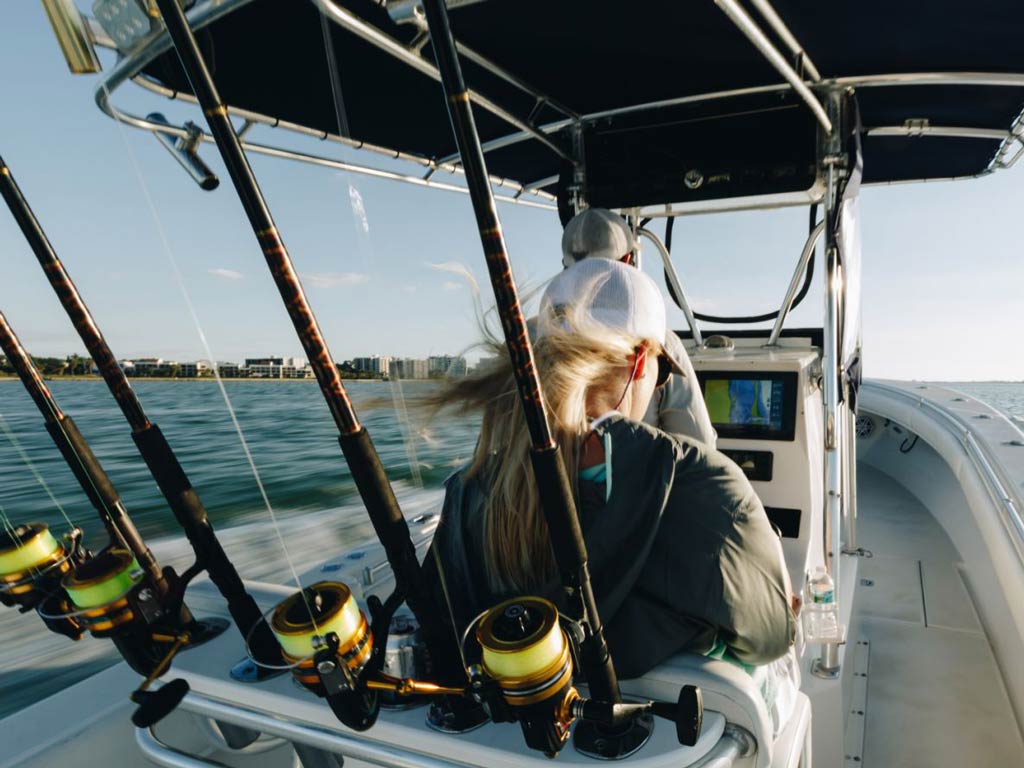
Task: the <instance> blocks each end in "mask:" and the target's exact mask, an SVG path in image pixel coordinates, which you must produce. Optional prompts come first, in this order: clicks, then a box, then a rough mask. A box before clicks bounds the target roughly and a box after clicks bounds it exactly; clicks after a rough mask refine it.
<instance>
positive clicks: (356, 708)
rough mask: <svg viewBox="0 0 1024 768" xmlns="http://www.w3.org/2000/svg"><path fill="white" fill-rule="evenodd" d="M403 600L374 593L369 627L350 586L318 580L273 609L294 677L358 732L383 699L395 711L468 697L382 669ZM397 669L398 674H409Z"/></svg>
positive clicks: (376, 712)
mask: <svg viewBox="0 0 1024 768" xmlns="http://www.w3.org/2000/svg"><path fill="white" fill-rule="evenodd" d="M401 602H402V596H401V595H400V594H399V593H397V592H396V593H395V594H393V595H391V596H390V597H389V598H388V599H387V601H386V602H384V603H381V601H380V600H379V599H377V598H376V597H375V596H371V597H370V598H369V599H368V600H367V607H368V608H369V610H370V614H371V616H372V624H371V623H370V622H369V621H367V618H366V615H365V614H364V613H363V611H362V610H361V609H360V608H359V605H358V604H357V603H356V600H355V597H353V595H352V591H351V590H350V589H349V588H348V586H346V585H345V584H342V583H341V582H334V581H321V582H317V583H316V584H313V585H312V586H310V587H307V588H306V589H303V590H302V591H301V592H296V593H294V594H293V595H291V596H290V597H288V598H287V599H285V600H284V601H283V602H281V603H280V604H278V605H277V606H276V607H275V608H274V610H273V614H272V616H271V619H270V629H271V631H272V632H273V633H274V636H275V637H276V638H277V641H278V642H279V643H280V645H281V649H282V654H283V656H284V658H285V660H286V661H287V662H288V664H289V668H290V669H291V671H292V676H293V677H294V678H295V680H296V681H297V682H299V683H300V684H301V685H302V686H303V687H305V688H307V689H308V690H310V691H312V692H313V693H315V694H316V695H317V696H320V697H321V698H324V699H326V700H327V703H328V705H329V706H330V707H331V710H332V711H333V712H334V714H335V716H336V717H337V718H338V720H340V721H341V722H342V723H344V724H345V725H347V726H348V727H349V728H352V729H353V730H357V731H365V730H366V729H367V728H370V727H371V726H373V724H374V723H375V722H376V721H377V716H378V715H379V714H380V709H381V703H382V698H384V697H386V699H387V700H386V702H385V703H387V704H390V705H391V706H396V705H399V704H400V702H402V701H409V700H412V699H415V698H416V697H423V696H431V695H455V696H460V697H461V696H463V695H464V694H465V688H463V687H448V686H442V685H436V684H434V683H429V682H421V681H418V680H415V679H413V678H411V677H403V676H394V675H388V674H385V673H384V672H383V669H384V665H385V663H386V659H387V651H388V646H389V644H388V633H389V630H390V625H391V620H392V617H393V616H394V612H395V610H396V609H397V608H398V606H399V605H400V604H401ZM397 666H398V668H397V669H396V671H398V672H399V673H400V674H401V673H404V672H407V671H410V670H409V668H408V667H403V665H401V664H398V665H397ZM414 668H415V667H414Z"/></svg>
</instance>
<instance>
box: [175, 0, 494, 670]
mask: <svg viewBox="0 0 1024 768" xmlns="http://www.w3.org/2000/svg"><path fill="white" fill-rule="evenodd" d="M156 4H157V6H158V7H159V9H160V13H161V15H162V16H163V19H164V23H165V24H166V25H167V31H168V33H169V34H170V36H171V40H172V41H173V43H174V48H175V50H176V51H177V53H178V58H179V59H180V60H181V64H182V67H183V68H184V70H185V73H186V75H187V76H188V79H189V82H190V83H191V84H192V89H193V92H194V93H195V94H196V98H197V99H198V101H199V104H200V106H201V107H202V108H203V113H204V114H205V115H206V119H207V122H208V123H209V126H210V131H211V132H212V133H213V137H214V140H215V141H216V143H217V149H218V150H219V151H220V154H221V157H222V158H223V160H224V164H225V166H227V169H228V174H229V175H230V176H231V181H232V182H233V183H234V185H235V191H236V192H237V194H238V198H239V200H240V201H241V203H242V207H243V208H244V209H245V214H246V216H247V217H248V219H249V223H250V225H251V226H252V230H253V232H254V233H255V235H256V239H257V240H258V241H259V243H260V247H261V248H262V250H263V255H264V257H265V258H266V261H267V266H268V267H269V268H270V273H271V275H272V276H273V278H274V282H275V283H276V285H277V289H278V291H279V292H280V294H281V298H282V300H283V301H284V303H285V306H286V308H287V309H288V315H289V317H291V320H292V324H293V325H294V326H295V331H296V333H297V334H298V337H299V341H300V342H301V343H302V348H303V350H305V353H306V356H307V357H308V358H309V361H310V365H311V367H312V368H313V372H314V374H315V375H316V379H317V382H318V383H319V384H320V391H321V392H322V394H323V396H324V399H325V400H326V402H327V407H328V408H329V409H330V412H331V416H332V417H333V418H334V422H335V424H336V425H337V427H338V432H339V437H338V440H339V443H340V444H341V449H342V451H343V452H344V454H345V458H346V460H347V461H348V465H349V468H350V470H351V472H352V477H353V479H354V480H355V483H356V488H357V489H358V490H359V495H360V497H361V498H362V500H363V503H364V504H365V506H366V511H367V514H368V515H369V516H370V521H371V522H372V524H373V528H374V531H375V532H376V533H377V538H378V539H380V542H381V544H382V545H383V546H384V551H385V552H386V554H387V558H388V562H389V563H390V564H391V568H392V570H393V571H394V574H395V582H396V586H397V589H398V590H400V591H401V593H402V594H403V596H404V597H405V599H406V602H407V603H408V605H409V608H410V609H411V610H412V612H413V613H414V614H415V616H416V619H417V621H419V623H420V626H421V627H422V628H423V630H424V633H425V634H426V636H427V638H428V641H429V642H430V643H431V645H432V648H431V651H432V653H433V655H434V659H435V660H436V661H437V663H438V664H439V666H440V667H441V669H442V670H443V672H444V673H445V674H447V675H454V674H455V673H458V674H459V675H460V676H462V675H464V672H463V671H462V670H461V667H460V666H458V663H457V662H456V661H454V660H453V653H452V652H451V651H450V647H449V644H442V638H444V637H447V634H446V633H445V627H444V624H443V622H442V620H441V619H440V617H439V615H438V613H437V611H435V610H433V607H432V600H431V597H430V594H429V592H428V591H427V585H426V584H425V582H424V579H423V578H422V577H421V568H420V564H419V560H418V559H417V557H416V547H415V545H414V544H413V541H412V536H411V535H410V534H409V526H408V524H407V523H406V521H405V517H404V515H403V514H402V510H401V509H400V508H399V506H398V500H397V499H396V498H395V494H394V491H393V490H392V488H391V484H390V483H389V482H388V479H387V475H386V474H385V473H384V467H383V464H382V463H381V461H380V457H379V456H378V455H377V450H376V448H375V447H374V445H373V441H372V440H371V439H370V435H369V433H368V432H367V431H366V428H365V427H364V426H363V425H362V424H360V422H359V419H358V417H357V416H356V412H355V409H354V408H353V406H352V401H351V400H350V399H349V396H348V392H346V390H345V386H344V384H343V383H342V380H341V374H340V373H339V372H338V366H337V365H336V364H335V362H334V360H333V359H332V357H331V353H330V350H329V349H328V348H327V342H326V340H325V339H324V336H323V333H322V332H321V331H320V326H319V324H318V323H317V321H316V316H315V315H314V314H313V309H312V307H311V306H310V305H309V302H308V301H307V299H306V295H305V293H304V292H303V290H302V284H301V283H300V282H299V276H298V273H297V272H296V271H295V267H294V265H293V264H292V260H291V256H289V254H288V250H287V249H286V248H285V245H284V241H283V240H282V239H281V236H280V234H279V233H278V231H277V227H276V226H275V224H274V220H273V218H272V217H271V215H270V209H269V208H268V207H267V204H266V201H265V200H264V198H263V193H262V191H261V190H260V187H259V184H258V183H257V181H256V177H255V176H254V175H253V172H252V168H250V166H249V161H248V160H247V159H246V157H245V152H244V151H243V150H242V146H241V143H240V142H239V140H238V136H237V135H236V134H235V130H234V126H233V125H232V124H231V119H230V117H229V116H228V110H227V107H226V106H225V105H224V103H223V102H222V101H221V99H220V95H219V94H218V93H217V89H216V86H215V85H214V82H213V78H212V77H211V76H210V70H209V69H208V68H207V66H206V62H205V61H204V60H203V57H202V54H201V53H200V51H199V46H198V45H197V43H196V39H195V36H194V35H193V33H192V29H191V28H190V27H189V24H188V20H187V19H186V18H185V13H184V11H183V10H182V9H181V6H180V5H179V3H178V2H177V0H156ZM488 189H489V188H488Z"/></svg>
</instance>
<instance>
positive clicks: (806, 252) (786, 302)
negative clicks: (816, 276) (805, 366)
mask: <svg viewBox="0 0 1024 768" xmlns="http://www.w3.org/2000/svg"><path fill="white" fill-rule="evenodd" d="M824 231H825V222H824V221H820V222H818V224H817V226H815V227H814V229H812V230H811V233H810V234H809V235H808V236H807V240H806V241H805V242H804V249H803V251H801V252H800V258H799V259H798V260H797V262H796V269H795V270H793V277H792V278H791V279H790V281H789V288H787V289H786V297H785V298H784V299H783V300H782V306H781V307H779V316H778V317H777V318H775V325H773V326H772V333H771V335H770V336H769V337H768V343H767V344H765V346H766V347H775V346H778V343H779V337H780V336H781V335H782V326H784V325H785V324H786V317H787V316H788V315H789V310H790V309H792V307H793V299H794V298H796V294H797V292H798V291H799V290H800V280H801V278H802V277H803V276H804V272H806V271H807V262H809V261H810V260H811V254H813V253H814V249H815V247H816V246H817V245H818V240H820V239H821V235H822V233H823V232H824Z"/></svg>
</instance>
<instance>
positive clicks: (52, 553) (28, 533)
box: [0, 523, 71, 605]
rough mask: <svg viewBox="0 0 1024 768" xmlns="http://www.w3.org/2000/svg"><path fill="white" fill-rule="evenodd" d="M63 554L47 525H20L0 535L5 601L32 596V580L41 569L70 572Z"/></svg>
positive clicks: (1, 588) (0, 573)
mask: <svg viewBox="0 0 1024 768" xmlns="http://www.w3.org/2000/svg"><path fill="white" fill-rule="evenodd" d="M66 555H67V551H66V550H65V549H64V545H63V544H61V543H60V542H59V541H58V540H57V539H56V538H54V536H53V534H52V533H50V530H49V526H47V525H46V523H29V524H28V525H19V526H18V527H17V528H15V529H14V530H13V531H6V532H3V533H0V591H2V592H3V593H4V595H5V600H7V599H11V600H16V601H17V600H22V599H25V598H26V596H29V595H30V594H31V593H33V590H35V584H34V579H35V577H36V576H37V575H39V573H40V572H41V571H43V570H46V569H48V568H52V569H53V573H54V574H55V575H57V576H60V575H61V574H63V573H66V572H67V571H69V570H70V569H71V564H70V562H68V560H67V557H66ZM4 604H5V605H9V604H10V603H8V602H5V603H4Z"/></svg>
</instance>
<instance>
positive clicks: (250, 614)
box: [0, 160, 281, 664]
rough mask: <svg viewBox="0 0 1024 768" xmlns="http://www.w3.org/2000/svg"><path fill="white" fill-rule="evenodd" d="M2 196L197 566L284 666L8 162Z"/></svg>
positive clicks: (257, 642) (258, 650)
mask: <svg viewBox="0 0 1024 768" xmlns="http://www.w3.org/2000/svg"><path fill="white" fill-rule="evenodd" d="M0 193H2V194H3V198H4V200H5V201H6V202H7V206H8V207H9V208H10V209H11V213H12V214H14V218H15V220H16V221H17V222H18V226H19V227H21V231H22V233H23V234H24V235H25V239H26V240H28V242H29V245H30V246H31V248H32V251H33V252H34V253H35V255H36V258H37V259H38V260H39V264H40V265H41V266H42V268H43V272H44V273H45V274H46V279H47V280H48V281H49V282H50V285H51V286H52V288H53V290H54V292H55V293H56V294H57V298H58V299H59V300H60V303H61V305H62V306H63V307H64V310H65V311H66V312H67V313H68V317H70V318H71V324H72V325H73V326H74V327H75V330H76V331H77V332H78V335H79V337H80V338H81V339H82V342H83V343H84V344H85V347H86V349H87V350H89V354H90V355H91V356H92V359H93V360H94V361H95V363H96V365H97V367H98V368H99V372H100V375H101V376H102V377H103V380H104V381H105V382H106V384H107V387H108V388H109V389H110V392H111V394H112V395H113V396H114V400H115V401H116V402H117V404H118V406H119V407H120V408H121V412H122V413H123V414H124V416H125V419H126V420H127V421H128V423H129V424H130V425H131V428H132V439H133V440H134V441H135V445H136V447H137V448H138V450H139V453H140V454H142V458H143V459H144V460H145V462H146V466H147V467H149V471H150V472H151V473H152V475H153V478H154V479H155V480H156V483H157V485H158V486H159V488H160V491H161V492H162V493H163V495H164V498H166V499H167V503H168V505H169V506H170V508H171V511H172V512H173V513H174V517H175V519H176V520H177V521H178V525H180V526H181V527H182V529H184V531H185V536H186V538H188V541H189V544H191V545H192V549H193V550H194V551H195V555H196V562H197V563H198V564H199V565H200V566H201V567H202V568H203V569H205V570H206V572H207V573H208V574H209V576H210V581H212V582H213V583H214V585H215V586H216V587H217V589H218V590H219V591H220V593H221V595H223V596H224V599H225V600H226V601H227V604H228V610H229V611H230V613H231V617H232V618H233V619H234V620H235V625H236V627H237V629H238V631H239V632H240V633H241V635H242V637H243V638H248V639H249V648H250V649H251V650H252V652H253V656H255V658H257V659H259V660H261V661H264V662H266V663H268V664H273V663H280V658H281V651H280V646H279V645H278V644H277V640H276V639H275V638H274V635H273V634H272V633H271V632H270V627H269V626H268V625H267V622H265V621H263V613H262V611H260V609H259V606H258V605H256V601H255V600H253V598H252V596H251V595H250V594H249V593H248V592H246V591H245V585H244V584H243V583H242V579H241V577H240V576H239V575H238V571H236V570H235V566H234V565H233V564H232V563H231V561H230V560H229V559H228V556H227V554H226V553H225V552H224V549H223V547H221V544H220V541H218V540H217V535H216V534H215V533H214V530H213V526H212V525H211V524H210V520H209V518H208V516H207V514H206V508H205V507H204V506H203V503H202V501H200V499H199V494H197V493H196V491H195V489H194V488H193V487H192V483H190V482H189V480H188V477H187V476H186V475H185V470H184V469H183V468H182V466H181V464H180V463H179V462H178V458H177V456H175V455H174V451H173V450H172V449H171V446H170V445H169V444H168V442H167V440H166V438H165V437H164V436H163V433H162V432H161V431H160V428H159V427H158V426H157V425H156V424H154V423H153V422H151V421H150V420H149V419H148V418H147V417H146V412H145V411H144V410H143V409H142V403H140V402H139V400H138V398H137V397H136V395H135V391H134V390H133V389H132V386H131V384H130V383H129V382H128V377H127V376H125V373H124V371H123V370H121V366H120V365H118V362H117V358H115V357H114V353H113V352H111V350H110V347H109V346H107V342H106V339H104V338H103V334H102V333H100V329H99V326H97V325H96V321H95V320H94V319H93V317H92V314H91V313H90V312H89V308H88V307H87V306H86V305H85V302H84V301H83V300H82V297H81V296H80V295H79V293H78V289H77V288H75V284H74V283H73V282H72V281H71V276H70V275H69V274H68V273H67V270H65V269H64V265H63V264H62V263H61V261H60V259H58V258H57V253H56V251H54V249H53V246H52V245H51V244H50V241H49V239H48V238H47V237H46V233H45V232H44V231H43V228H42V225H40V223H39V220H38V219H36V217H35V214H34V213H33V212H32V209H31V208H29V205H28V201H26V200H25V198H24V196H23V195H22V194H21V190H20V189H19V188H18V185H17V184H15V182H14V177H13V176H12V175H11V172H10V170H9V169H8V168H7V166H6V165H4V164H3V161H2V160H0Z"/></svg>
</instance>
